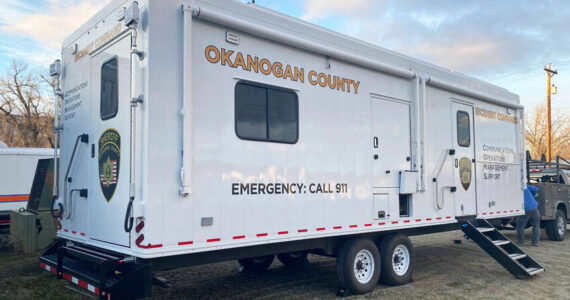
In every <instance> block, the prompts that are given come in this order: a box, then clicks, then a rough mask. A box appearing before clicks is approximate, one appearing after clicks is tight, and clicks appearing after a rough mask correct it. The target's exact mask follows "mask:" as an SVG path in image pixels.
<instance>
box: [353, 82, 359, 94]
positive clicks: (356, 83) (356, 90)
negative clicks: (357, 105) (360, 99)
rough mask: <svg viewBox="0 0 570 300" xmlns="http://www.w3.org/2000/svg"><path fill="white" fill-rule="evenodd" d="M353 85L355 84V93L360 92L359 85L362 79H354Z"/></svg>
mask: <svg viewBox="0 0 570 300" xmlns="http://www.w3.org/2000/svg"><path fill="white" fill-rule="evenodd" d="M352 85H353V86H354V94H355V95H356V94H358V86H360V81H354V82H353V83H352Z"/></svg>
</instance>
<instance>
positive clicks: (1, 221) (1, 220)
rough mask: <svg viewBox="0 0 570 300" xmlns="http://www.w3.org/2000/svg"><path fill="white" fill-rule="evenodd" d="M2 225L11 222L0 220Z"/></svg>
mask: <svg viewBox="0 0 570 300" xmlns="http://www.w3.org/2000/svg"><path fill="white" fill-rule="evenodd" d="M0 223H10V220H0Z"/></svg>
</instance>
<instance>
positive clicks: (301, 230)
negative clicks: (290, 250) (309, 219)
mask: <svg viewBox="0 0 570 300" xmlns="http://www.w3.org/2000/svg"><path fill="white" fill-rule="evenodd" d="M307 231H308V230H307V229H299V230H297V232H307Z"/></svg>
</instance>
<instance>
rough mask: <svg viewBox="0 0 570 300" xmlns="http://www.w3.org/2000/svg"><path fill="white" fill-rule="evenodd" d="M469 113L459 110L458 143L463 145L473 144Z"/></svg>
mask: <svg viewBox="0 0 570 300" xmlns="http://www.w3.org/2000/svg"><path fill="white" fill-rule="evenodd" d="M469 127H470V122H469V114H468V113H466V112H464V111H458V112H457V144H459V146H462V147H469V145H471V130H470V128H469Z"/></svg>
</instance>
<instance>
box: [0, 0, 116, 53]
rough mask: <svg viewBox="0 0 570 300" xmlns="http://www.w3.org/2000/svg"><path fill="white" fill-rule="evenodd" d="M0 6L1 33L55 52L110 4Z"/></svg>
mask: <svg viewBox="0 0 570 300" xmlns="http://www.w3.org/2000/svg"><path fill="white" fill-rule="evenodd" d="M5 2H10V3H4V4H0V10H1V11H3V13H2V16H1V17H0V24H1V25H0V32H1V33H3V34H10V35H15V36H20V37H27V38H30V39H32V40H34V41H36V42H38V43H40V44H41V45H42V46H44V47H47V48H52V49H58V48H60V47H61V42H62V41H63V39H65V38H66V37H67V36H68V35H69V34H71V33H72V32H73V31H74V30H75V29H77V28H79V27H80V26H81V25H82V24H83V23H85V22H86V21H87V20H88V19H89V18H90V17H91V16H93V15H94V14H95V13H96V12H97V11H98V10H100V9H101V7H103V5H104V4H105V3H106V2H109V0H87V1H74V0H49V1H48V2H47V4H46V6H45V7H41V8H34V7H31V6H30V5H29V4H26V3H25V2H24V1H23V0H16V1H5Z"/></svg>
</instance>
